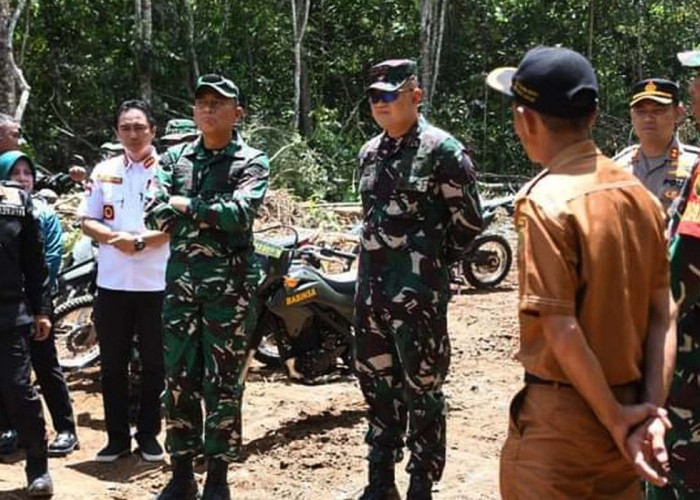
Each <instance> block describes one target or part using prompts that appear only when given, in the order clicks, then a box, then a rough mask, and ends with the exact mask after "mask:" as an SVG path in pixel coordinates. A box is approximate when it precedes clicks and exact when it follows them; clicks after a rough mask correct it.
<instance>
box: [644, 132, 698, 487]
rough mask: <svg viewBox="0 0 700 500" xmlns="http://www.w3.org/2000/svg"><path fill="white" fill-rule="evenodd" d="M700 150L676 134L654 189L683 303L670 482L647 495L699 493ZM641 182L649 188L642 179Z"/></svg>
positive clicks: (669, 441) (670, 404) (672, 401)
mask: <svg viewBox="0 0 700 500" xmlns="http://www.w3.org/2000/svg"><path fill="white" fill-rule="evenodd" d="M699 154H700V150H699V149H698V148H695V147H692V146H687V145H683V144H680V143H679V142H678V140H677V139H675V138H674V142H673V143H672V144H671V146H670V147H669V150H668V153H667V161H666V163H665V165H669V168H668V172H667V174H666V179H665V180H664V187H663V188H662V189H660V190H653V189H651V190H652V191H653V192H654V194H656V196H657V197H658V198H659V200H660V201H661V203H662V204H663V205H664V208H666V209H667V213H668V216H669V218H670V223H669V231H668V232H669V236H670V240H671V256H670V261H671V288H672V291H673V296H674V299H675V300H676V301H679V303H680V312H679V318H680V321H679V322H678V330H677V334H678V341H677V342H678V347H677V351H676V366H675V369H674V373H673V381H672V384H671V390H670V392H669V396H668V400H667V402H666V409H667V410H668V415H669V419H670V420H671V423H672V424H673V427H672V428H671V430H670V431H669V432H668V433H667V434H666V447H667V449H668V452H669V457H670V465H671V471H670V481H669V482H670V484H669V486H667V487H665V488H657V487H655V486H652V485H650V484H647V487H646V497H647V498H649V499H659V500H666V499H669V500H670V499H686V498H700V468H699V467H698V464H699V463H700V331H699V330H700V311H699V310H698V306H697V302H698V299H699V298H700V296H699V295H698V291H699V289H700V281H699V280H698V277H697V275H696V274H695V273H694V272H693V271H692V268H691V266H692V265H695V266H700V262H699V261H698V256H699V255H700V203H699V200H698V196H699V195H700V191H697V192H695V191H696V190H697V189H698V186H700V185H699V184H698V176H697V174H698V169H697V163H698V156H699ZM635 156H637V157H638V156H639V155H638V154H635ZM636 174H637V172H636V170H635V175H636ZM642 182H643V183H644V184H645V186H646V187H647V188H650V186H649V185H647V183H646V182H644V179H642ZM694 192H695V194H694Z"/></svg>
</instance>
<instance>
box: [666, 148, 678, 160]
mask: <svg viewBox="0 0 700 500" xmlns="http://www.w3.org/2000/svg"><path fill="white" fill-rule="evenodd" d="M679 156H680V151H678V148H675V147H674V148H671V149H670V150H669V152H668V157H669V158H671V159H672V160H677V159H678V157H679Z"/></svg>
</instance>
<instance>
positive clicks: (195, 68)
mask: <svg viewBox="0 0 700 500" xmlns="http://www.w3.org/2000/svg"><path fill="white" fill-rule="evenodd" d="M191 1H192V0H183V4H184V5H185V13H186V14H187V16H186V20H187V42H188V44H189V46H190V60H191V62H192V73H193V76H194V79H195V80H196V79H197V78H199V59H197V50H196V49H195V47H194V13H193V12H192V5H190V2H191Z"/></svg>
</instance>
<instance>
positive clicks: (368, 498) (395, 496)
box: [359, 461, 401, 500]
mask: <svg viewBox="0 0 700 500" xmlns="http://www.w3.org/2000/svg"><path fill="white" fill-rule="evenodd" d="M359 500H401V495H399V490H398V488H397V487H396V483H395V482H394V462H393V461H385V462H370V463H369V484H368V485H367V487H366V488H365V490H364V491H363V492H362V495H361V496H360V498H359Z"/></svg>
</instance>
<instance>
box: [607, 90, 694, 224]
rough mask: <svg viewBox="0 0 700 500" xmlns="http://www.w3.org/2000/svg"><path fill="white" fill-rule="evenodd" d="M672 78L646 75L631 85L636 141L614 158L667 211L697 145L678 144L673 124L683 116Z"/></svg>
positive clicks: (686, 177)
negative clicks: (646, 76) (637, 141)
mask: <svg viewBox="0 0 700 500" xmlns="http://www.w3.org/2000/svg"><path fill="white" fill-rule="evenodd" d="M679 90H680V89H679V88H678V85H677V84H676V83H675V82H672V81H670V80H666V79H663V78H647V79H645V80H641V81H640V82H637V83H636V84H635V85H634V87H633V89H632V96H631V99H630V116H631V118H632V127H633V128H634V133H635V135H636V136H637V138H639V144H635V145H632V146H630V147H628V148H626V149H624V150H622V151H621V152H620V153H619V154H618V155H617V156H615V158H614V161H615V163H617V164H618V165H620V166H621V167H623V168H625V169H626V170H628V171H629V172H631V173H632V174H634V176H635V177H637V178H638V179H639V180H640V181H641V183H642V184H644V187H646V188H647V189H648V190H649V191H651V192H652V193H653V194H654V195H655V196H656V197H657V198H658V199H659V201H660V202H661V204H662V205H663V206H664V209H665V210H667V211H668V209H669V207H670V206H671V204H672V203H673V201H674V200H675V199H676V198H677V197H678V195H679V194H680V192H681V188H682V186H683V184H684V183H685V181H686V179H688V177H689V176H690V172H691V170H692V168H693V165H695V162H696V161H697V160H698V154H700V149H698V148H697V147H695V146H689V145H687V144H682V143H681V142H680V140H679V139H678V136H677V135H676V133H675V132H676V128H677V126H678V124H680V123H681V121H682V120H683V118H684V117H685V109H684V107H683V105H682V104H681V102H680V100H679Z"/></svg>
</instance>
